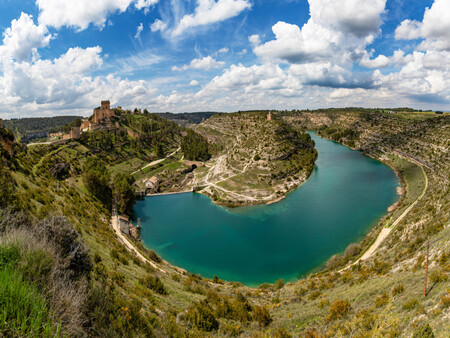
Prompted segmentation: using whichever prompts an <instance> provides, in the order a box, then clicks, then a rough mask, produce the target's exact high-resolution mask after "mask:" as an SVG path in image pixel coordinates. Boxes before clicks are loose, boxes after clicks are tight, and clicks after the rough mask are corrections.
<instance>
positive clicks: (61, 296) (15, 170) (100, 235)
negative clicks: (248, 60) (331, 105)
mask: <svg viewBox="0 0 450 338" xmlns="http://www.w3.org/2000/svg"><path fill="white" fill-rule="evenodd" d="M408 114H415V113H414V112H411V113H408ZM408 114H407V113H395V114H390V113H384V112H379V111H378V110H369V109H368V110H363V109H338V110H331V109H330V110H321V111H307V112H300V111H293V112H274V113H273V120H272V121H267V120H266V118H265V116H266V113H259V112H251V113H236V114H231V115H218V116H214V117H212V118H211V119H209V120H207V121H205V122H203V123H202V124H200V125H198V126H197V127H195V128H194V129H195V130H196V131H197V132H198V133H199V134H201V135H203V137H204V139H205V140H207V148H208V153H209V154H210V155H212V158H211V159H210V160H208V161H211V162H210V163H212V164H214V162H216V163H217V161H218V158H220V157H221V156H224V155H225V157H224V160H226V163H228V164H229V165H230V166H229V168H234V169H236V168H237V169H239V168H241V167H240V166H241V165H244V166H245V163H244V164H243V163H241V161H240V160H241V159H244V158H251V162H252V163H254V162H256V163H259V162H260V161H262V160H263V159H264V158H265V157H267V156H271V159H274V160H276V161H281V162H279V163H278V164H277V165H276V166H275V167H274V168H270V170H278V169H280V168H284V167H283V166H280V164H283V165H285V164H289V165H290V166H295V165H296V164H298V163H299V162H301V160H302V158H303V157H302V154H303V152H304V151H307V152H308V151H309V152H311V150H310V149H313V150H314V148H311V147H309V146H307V145H308V144H309V142H307V141H308V140H304V141H305V142H304V143H306V145H305V144H304V143H302V144H303V146H301V147H300V144H298V142H299V140H302V138H301V137H302V136H301V135H304V130H316V131H318V133H319V135H321V136H323V137H326V138H329V139H333V140H335V141H337V142H340V143H342V144H344V145H347V146H350V147H352V148H355V149H359V150H361V151H363V152H364V153H366V154H367V155H369V156H372V157H375V158H377V159H380V160H382V161H384V162H386V163H388V164H389V165H390V166H392V167H393V168H394V169H395V170H396V171H397V173H398V174H399V175H400V177H401V179H402V182H403V189H404V193H403V195H402V199H401V200H400V202H399V204H398V205H397V207H396V208H395V209H394V210H391V211H390V212H389V213H388V214H387V215H386V216H385V217H384V218H383V219H382V220H381V221H380V223H379V224H378V225H376V226H375V228H374V229H373V230H372V231H371V233H369V234H368V236H367V237H366V238H364V239H363V241H362V242H361V243H358V244H352V245H351V246H349V247H348V248H347V249H346V250H345V252H342V253H340V254H339V255H337V256H334V257H332V258H331V259H330V261H329V262H328V263H327V265H326V267H325V269H324V270H323V271H320V272H318V273H314V274H311V275H309V276H307V277H305V278H302V279H300V280H298V281H296V282H293V283H287V284H286V283H284V282H283V281H282V280H280V281H278V282H277V283H275V284H273V285H269V284H265V285H261V286H260V287H258V288H249V287H246V286H244V285H242V284H239V283H233V282H226V281H222V280H220V279H219V278H220V276H219V278H217V277H215V278H214V279H213V280H207V279H204V278H202V277H201V276H198V275H194V274H191V273H189V272H186V271H183V270H181V269H179V268H177V267H173V266H171V265H169V264H168V263H167V262H165V261H163V260H162V259H161V258H160V257H158V256H157V255H156V254H155V253H154V252H153V251H151V250H149V249H146V248H145V247H144V246H143V245H142V243H140V242H138V241H134V240H133V239H132V238H131V237H127V236H126V237H125V240H126V242H123V241H122V238H119V237H118V236H117V235H116V233H115V232H114V230H113V229H112V227H111V225H110V221H111V199H112V198H113V197H114V200H115V201H116V202H117V203H118V205H119V206H120V205H123V209H126V208H127V207H126V206H127V202H128V194H127V192H128V191H129V190H128V189H129V188H130V187H131V186H132V181H133V180H134V181H136V182H138V181H141V180H143V179H146V178H148V177H150V176H152V175H155V174H156V173H164V174H161V175H162V176H161V177H162V180H163V182H167V185H168V186H167V189H170V188H173V186H174V185H176V184H178V183H174V182H175V181H176V180H175V179H173V181H171V180H170V178H169V177H172V178H173V177H175V176H171V175H178V176H176V177H179V178H181V177H182V175H184V176H183V177H185V176H186V175H188V174H187V173H182V170H179V169H185V168H188V165H187V164H186V163H185V162H183V161H184V160H183V161H182V160H181V158H182V156H183V155H184V154H182V153H181V150H178V148H180V147H181V144H182V141H183V138H184V137H186V136H187V135H189V133H190V132H188V131H186V130H185V129H184V128H182V127H179V126H178V125H176V124H175V123H173V122H170V121H168V120H166V119H164V118H161V117H159V116H156V115H153V114H148V115H144V114H139V113H136V114H127V115H124V116H121V117H118V118H117V122H119V123H120V126H121V128H125V129H126V130H130V131H132V132H135V133H138V134H139V137H131V136H130V134H129V133H128V132H126V131H124V130H122V131H117V132H110V131H95V132H88V133H83V134H82V136H81V138H80V139H79V140H72V141H70V142H68V143H67V144H64V145H36V146H31V147H28V148H27V147H24V146H20V145H14V146H13V149H14V152H13V156H8V155H7V154H4V153H3V152H2V153H1V154H2V158H1V160H0V282H1V283H0V304H1V305H2V306H0V316H1V319H3V320H0V335H5V336H26V335H29V336H62V335H66V336H101V337H109V336H111V337H112V336H126V337H130V336H138V337H149V336H150V337H151V336H157V337H160V336H170V337H202V336H204V337H207V336H245V337H251V336H255V337H265V336H270V337H290V336H292V337H297V336H302V337H303V336H305V337H322V336H356V337H367V336H375V337H379V336H389V337H395V336H402V335H405V336H414V337H428V336H430V337H431V335H429V332H432V333H433V334H434V335H435V336H437V337H448V334H449V326H448V316H449V311H450V288H449V287H448V285H449V284H448V275H449V273H450V261H449V257H450V230H449V220H450V193H449V191H450V183H449V177H450V169H449V168H450V165H449V164H450V158H449V154H448V149H449V146H450V117H449V116H448V115H446V114H444V115H433V116H432V117H428V116H427V117H422V116H414V118H411V116H410V115H408ZM241 117H243V118H244V119H243V120H240V119H239V118H241ZM235 118H236V119H235ZM245 121H248V122H247V126H248V127H246V124H245V123H246V122H245ZM253 122H255V123H256V124H255V125H252V124H251V123H253ZM258 122H259V123H260V124H258ZM219 127H220V129H219ZM247 128H248V129H247ZM260 128H265V129H266V134H265V135H268V139H269V140H271V145H268V146H267V147H264V143H262V146H261V147H260V148H258V145H260V144H261V143H260V142H256V143H255V139H256V138H257V137H260V136H258V135H257V131H258V130H260ZM280 128H281V129H282V131H283V132H282V133H277V132H275V131H279V130H280ZM5 133H7V132H5ZM132 134H133V133H132ZM5 135H6V134H5ZM133 135H134V134H133ZM280 135H281V139H279V138H278V139H277V138H276V137H280ZM236 138H239V142H236V141H235V140H236ZM189 139H191V140H200V138H198V137H197V136H195V137H189V138H188V140H189ZM258 140H259V139H258ZM275 141H278V143H276V144H277V146H276V147H275V146H274V144H275V143H273V142H275ZM205 142H206V141H205ZM279 145H284V147H282V146H279ZM186 149H190V151H191V150H192V147H191V146H188V147H187V148H186ZM256 149H257V150H256ZM230 150H231V151H230ZM250 150H252V151H254V152H255V153H252V154H251V156H249V153H248V152H249V151H250ZM262 150H264V152H263V151H262ZM193 153H195V152H193ZM171 154H173V155H172V156H168V155H171ZM297 154H298V156H299V158H298V159H297V160H295V156H296V155H297ZM256 155H258V156H259V157H260V158H259V159H258V158H257V157H256ZM284 155H289V156H287V157H285V156H284ZM193 156H194V155H193ZM292 156H294V159H292V161H291V162H292V163H291V162H289V159H290V158H291V157H292ZM166 157H167V158H166ZM255 157H256V158H255ZM158 159H161V160H163V159H164V160H163V161H161V162H158V163H157V164H155V165H154V166H150V167H147V168H146V169H143V168H144V166H145V165H146V164H147V163H149V162H152V161H155V160H158ZM286 159H287V161H288V162H283V161H285V160H286ZM232 161H235V162H232ZM267 163H268V164H267V165H268V168H269V167H270V165H271V162H269V161H268V162H267ZM228 164H227V166H228ZM198 169H199V171H198V172H196V170H197V169H196V170H195V171H194V174H195V175H196V177H197V176H199V178H201V176H202V175H206V174H207V171H208V170H209V169H210V168H208V167H206V166H205V167H204V168H198ZM241 169H242V168H241ZM285 169H286V170H287V169H288V168H287V167H286V168H284V169H283V170H285ZM302 170H303V165H302ZM241 171H242V170H241ZM281 171H282V170H281V169H280V172H281ZM244 172H245V171H244ZM274 172H279V171H274ZM175 173H177V174H175ZM119 174H126V175H124V176H120V175H119ZM129 174H132V175H129ZM158 175H159V174H158ZM164 175H165V176H164ZM293 175H294V174H293ZM130 176H131V177H133V180H131V179H130V180H128V177H130ZM124 177H125V178H124ZM164 177H166V178H164ZM243 177H244V178H245V180H247V176H243ZM276 179H277V177H273V178H272V177H271V180H276ZM164 180H166V181H164ZM170 182H172V183H170ZM176 182H178V181H176ZM260 182H262V181H260ZM225 183H227V190H228V189H231V188H230V186H231V183H230V182H225ZM263 183H264V182H263ZM217 184H218V183H217ZM176 189H180V188H176ZM109 194H110V195H109ZM106 197H107V198H106ZM416 201H417V202H416ZM414 203H415V204H414ZM411 205H413V207H412V208H410V207H411ZM125 211H126V210H125ZM405 212H406V213H405ZM402 214H404V216H403V218H402V219H401V221H400V222H398V223H396V220H397V219H398V218H399V217H400V216H401V215H402ZM384 228H387V229H390V232H389V236H388V237H387V238H386V239H385V240H384V241H383V242H382V243H381V245H380V246H379V247H378V248H377V250H376V251H375V253H374V254H373V255H372V256H370V257H369V258H368V259H366V260H363V261H360V262H358V263H356V264H354V265H352V266H350V267H349V268H348V269H345V270H342V269H343V268H344V267H346V266H348V265H349V264H350V263H351V262H355V261H356V260H357V259H358V258H359V257H361V256H362V255H363V254H364V252H365V250H366V249H367V248H369V247H370V246H371V244H373V243H374V242H375V239H376V237H377V236H378V234H379V233H380V232H381V231H382V230H383V229H384ZM428 238H429V240H430V242H429V243H430V244H429V250H428V284H427V288H426V296H424V284H423V282H424V277H425V264H426V257H427V240H428ZM126 243H127V244H126ZM127 245H131V247H132V248H134V249H129V248H128V247H127ZM150 249H151V248H150ZM25 295H27V296H28V297H24V296H25ZM12 300H18V301H14V302H13V301H12ZM427 334H428V335H427Z"/></svg>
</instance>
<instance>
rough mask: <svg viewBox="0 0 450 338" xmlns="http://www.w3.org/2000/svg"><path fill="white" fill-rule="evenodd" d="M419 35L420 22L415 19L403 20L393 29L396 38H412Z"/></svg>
mask: <svg viewBox="0 0 450 338" xmlns="http://www.w3.org/2000/svg"><path fill="white" fill-rule="evenodd" d="M419 37H420V22H418V21H416V20H404V21H402V23H401V24H400V26H398V27H397V29H396V30H395V38H396V39H397V40H413V39H417V38H419Z"/></svg>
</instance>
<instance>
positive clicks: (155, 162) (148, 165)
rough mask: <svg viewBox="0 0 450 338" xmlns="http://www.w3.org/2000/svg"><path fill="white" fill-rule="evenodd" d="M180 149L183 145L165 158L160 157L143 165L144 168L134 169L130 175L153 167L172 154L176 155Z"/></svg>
mask: <svg viewBox="0 0 450 338" xmlns="http://www.w3.org/2000/svg"><path fill="white" fill-rule="evenodd" d="M180 149H181V147H179V148H178V149H177V150H175V151H174V152H173V153H171V154H169V155H167V156H166V157H164V158H160V159H159V160H156V161H153V162H150V163H148V164H146V165H145V166H143V167H142V168H139V169H138V170H136V171H133V172H132V173H131V174H130V175H134V174H137V173H138V172H140V171H141V170H144V169H145V168H148V167H152V166H154V165H157V164H158V163H161V162H162V161H164V160H167V159H168V158H169V157H170V156H173V155H175V154H176V153H177V152H179V151H180Z"/></svg>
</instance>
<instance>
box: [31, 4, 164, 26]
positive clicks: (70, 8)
mask: <svg viewBox="0 0 450 338" xmlns="http://www.w3.org/2000/svg"><path fill="white" fill-rule="evenodd" d="M157 2H158V0H94V1H93V0H76V1H67V0H36V4H37V6H38V7H39V10H40V13H39V23H41V24H43V25H46V26H53V27H55V28H60V27H62V26H68V27H75V28H77V29H78V30H84V29H86V28H87V27H88V26H89V24H91V23H93V24H94V25H96V26H97V27H101V28H103V27H104V26H105V22H106V18H107V17H108V15H110V14H112V13H115V12H120V13H121V12H125V11H126V10H127V9H128V7H129V6H130V5H131V4H133V3H134V6H135V7H136V8H137V9H144V10H148V8H149V7H150V6H151V5H153V4H155V3H157Z"/></svg>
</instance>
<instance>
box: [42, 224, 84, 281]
mask: <svg viewBox="0 0 450 338" xmlns="http://www.w3.org/2000/svg"><path fill="white" fill-rule="evenodd" d="M37 229H38V231H40V232H41V233H42V234H43V235H44V236H45V237H46V238H48V239H49V240H50V241H51V242H53V243H54V244H55V247H56V250H57V251H58V253H59V254H60V255H61V258H63V260H64V262H65V264H64V265H65V268H66V270H67V271H68V272H70V277H71V278H73V279H79V278H81V277H83V276H88V275H89V273H90V272H91V271H92V267H93V265H92V261H91V258H90V256H89V250H88V249H87V248H86V246H85V244H84V241H83V240H82V239H81V238H79V234H78V232H76V231H75V229H74V228H73V227H72V225H70V224H69V223H68V222H67V220H66V219H65V218H64V217H50V218H47V219H45V220H43V221H42V222H40V223H38V224H37Z"/></svg>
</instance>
